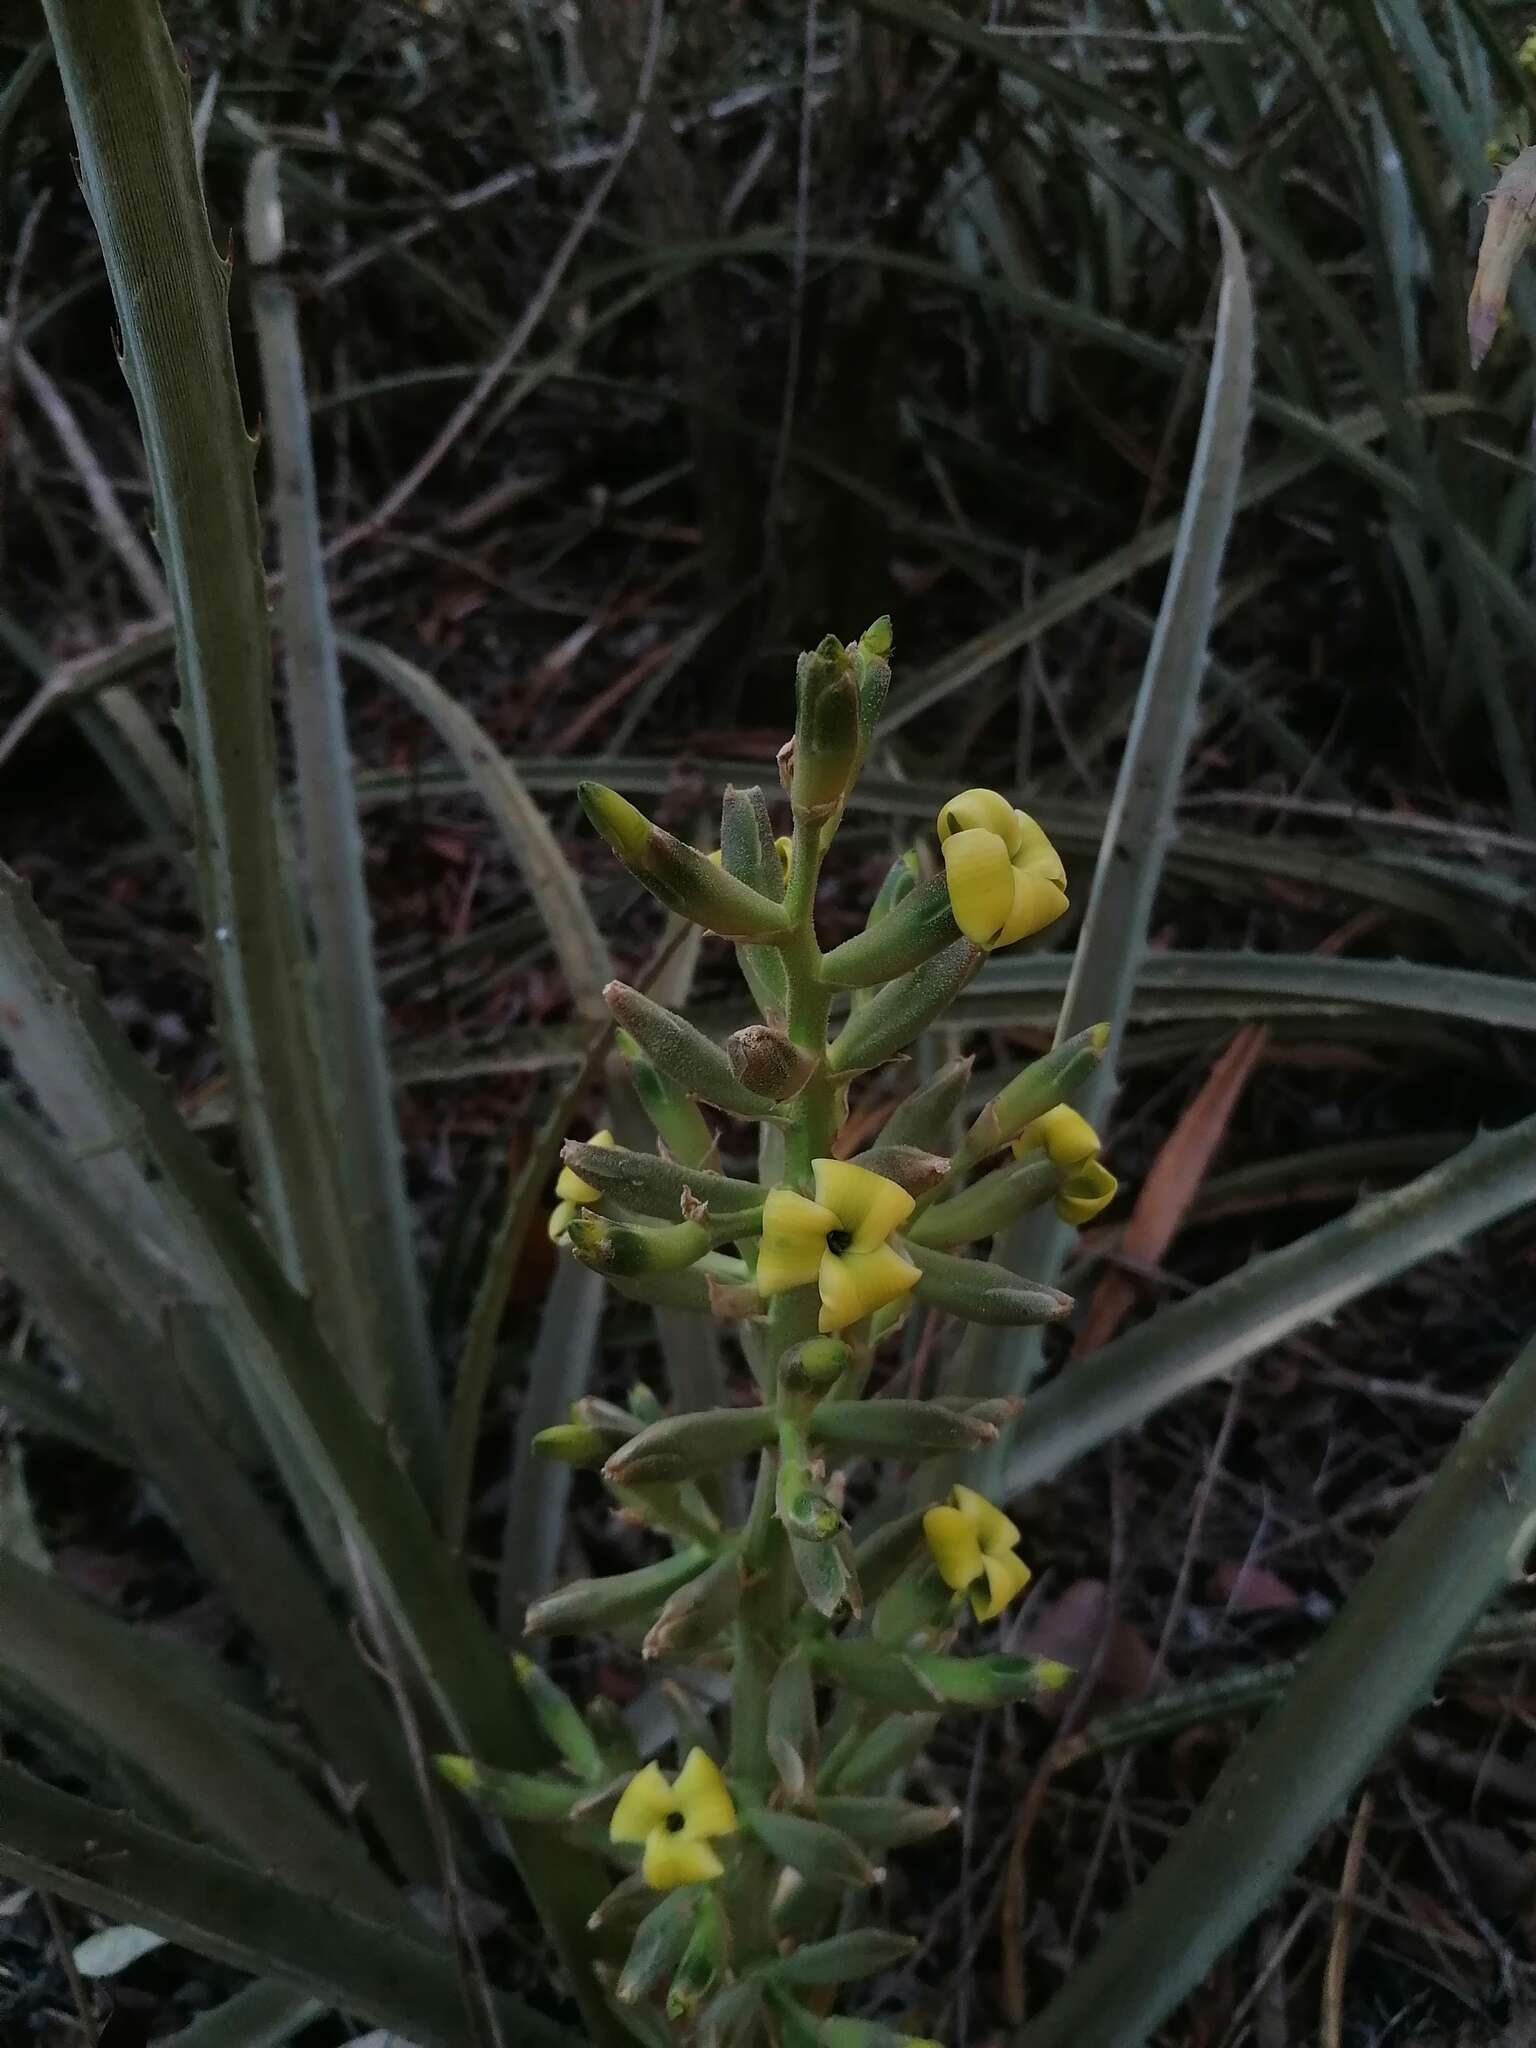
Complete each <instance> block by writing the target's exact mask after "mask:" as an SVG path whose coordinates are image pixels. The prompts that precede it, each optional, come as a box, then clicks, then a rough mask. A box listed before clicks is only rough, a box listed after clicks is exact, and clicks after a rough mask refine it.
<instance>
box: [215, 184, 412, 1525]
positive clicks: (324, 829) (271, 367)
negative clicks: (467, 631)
mask: <svg viewBox="0 0 1536 2048" xmlns="http://www.w3.org/2000/svg"><path fill="white" fill-rule="evenodd" d="M246 204H247V222H246V241H247V245H248V247H249V249H250V252H251V256H252V260H253V262H255V263H256V264H257V266H258V268H257V273H256V277H255V281H254V284H253V286H252V292H251V302H252V308H253V311H254V313H255V316H256V340H257V345H258V348H259V350H260V354H261V371H262V383H263V388H264V390H265V394H266V429H267V440H268V445H269V447H270V449H271V460H272V489H273V498H274V501H275V506H276V512H277V530H278V536H279V540H280V542H281V547H282V563H283V585H282V600H281V602H282V620H283V643H284V653H285V656H286V667H287V675H288V715H289V720H290V723H291V725H292V728H293V741H294V758H295V761H296V764H297V769H298V790H299V811H300V819H301V823H302V826H303V849H304V880H305V890H304V900H305V905H306V907H307V909H308V912H309V916H310V921H311V923H312V924H313V927H314V933H315V955H316V967H317V970H318V972H317V980H318V998H319V1007H320V1018H321V1023H322V1025H323V1027H324V1032H325V1041H326V1051H327V1053H328V1055H329V1059H328V1069H329V1073H330V1081H331V1088H332V1090H333V1091H334V1100H335V1104H336V1128H337V1133H338V1136H339V1139H340V1148H341V1169H342V1181H343V1186H344V1188H345V1191H346V1198H347V1204H348V1210H349V1221H350V1224H351V1228H352V1231H353V1233H354V1234H355V1236H356V1239H357V1241H358V1243H359V1245H360V1246H361V1252H362V1259H363V1262H364V1264H365V1267H366V1274H367V1285H368V1287H369V1290H370V1292H371V1294H372V1296H373V1299H374V1301H375V1303H376V1305H377V1310H378V1316H377V1327H378V1329H379V1332H380V1335H381V1339H382V1342H383V1343H384V1344H385V1345H386V1346H387V1347H388V1350H389V1352H390V1356H391V1361H392V1371H391V1379H392V1383H393V1387H394V1395H395V1401H394V1420H395V1426H396V1428H397V1430H398V1431H399V1433H400V1435H401V1437H402V1439H403V1441H404V1443H405V1446H406V1450H407V1453H408V1455H409V1458H410V1463H411V1469H412V1471H413V1472H414V1473H415V1474H416V1477H417V1480H418V1482H419V1483H420V1485H421V1487H422V1490H423V1492H424V1493H425V1495H426V1497H427V1499H428V1501H429V1503H430V1502H435V1500H436V1498H437V1496H438V1494H439V1492H440V1490H441V1487H442V1476H443V1474H442V1466H443V1414H442V1404H441V1401H440V1399H439V1396H438V1387H437V1362H436V1360H435V1358H434V1356H433V1352H432V1344H431V1339H430V1337H429V1335H428V1332H427V1315H426V1304H425V1302H424V1300H423V1297H422V1290H421V1283H420V1278H419V1274H418V1270H417V1259H416V1247H415V1242H414V1237H413V1233H412V1229H411V1214H410V1209H409V1206H408V1205H407V1202H406V1198H405V1174H404V1169H403V1166H402V1163H401V1158H400V1134H399V1131H398V1129H397V1128H396V1124H395V1105H394V1096H393V1093H392V1090H391V1087H390V1077H389V1057H388V1053H387V1051H386V1048H385V1042H384V1014H383V1009H382V1006H381V1004H380V1001H379V987H378V977H377V973H376V971H375V967H374V959H373V923H372V918H371V915H370V913H369V909H368V893H367V888H366V885H365V883H364V878H363V877H364V870H363V842H362V835H361V833H360V831H359V829H358V821H357V801H356V798H355V797H354V795H353V791H352V755H351V749H350V747H349V745H348V741H347V727H346V716H345V710H344V706H343V700H342V691H341V667H340V663H339V662H338V660H337V656H336V636H335V632H334V630H333V628H332V624H331V610H330V601H329V596H328V593H327V591H326V582H325V563H324V553H323V549H322V545H321V537H320V510H319V505H318V503H317V501H316V489H315V464H314V451H313V449H312V448H311V446H310V435H309V404H308V397H307V393H306V391H305V385H304V360H303V355H302V351H301V347H300V342H299V316H298V307H297V303H296V301H295V298H294V294H293V291H292V289H291V287H290V286H289V285H288V284H287V283H286V282H285V281H284V279H283V277H282V274H281V271H280V270H279V269H278V268H277V267H276V266H277V265H278V264H279V263H280V261H281V258H282V253H283V228H282V196H281V192H280V189H279V184H278V158H277V155H276V153H275V152H274V151H271V150H264V151H263V152H262V153H261V154H260V155H259V156H258V157H257V158H256V161H255V163H254V164H253V165H252V168H251V173H250V178H249V181H248V187H247V202H246Z"/></svg>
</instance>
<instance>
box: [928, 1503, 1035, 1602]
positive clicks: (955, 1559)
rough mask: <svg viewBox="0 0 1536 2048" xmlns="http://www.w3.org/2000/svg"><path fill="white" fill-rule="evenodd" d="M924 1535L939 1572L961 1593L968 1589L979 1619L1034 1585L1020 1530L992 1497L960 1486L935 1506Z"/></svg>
mask: <svg viewBox="0 0 1536 2048" xmlns="http://www.w3.org/2000/svg"><path fill="white" fill-rule="evenodd" d="M923 1534H924V1535H925V1536H926V1537H927V1538H928V1548H929V1550H930V1551H931V1552H932V1554H933V1561H934V1563H935V1564H936V1565H937V1566H938V1568H939V1577H940V1578H941V1579H942V1580H943V1581H944V1583H945V1585H946V1586H948V1587H950V1588H951V1589H952V1590H953V1591H954V1592H956V1593H964V1592H966V1591H967V1590H969V1591H970V1595H971V1608H972V1611H973V1612H974V1613H975V1616H976V1619H977V1620H978V1621H991V1620H992V1619H993V1618H994V1616H996V1615H999V1614H1001V1613H1002V1611H1003V1609H1004V1608H1005V1607H1006V1606H1007V1605H1008V1602H1009V1601H1010V1600H1014V1599H1017V1597H1018V1595H1019V1594H1020V1593H1022V1592H1023V1590H1024V1588H1025V1587H1026V1586H1027V1585H1028V1584H1029V1578H1030V1572H1029V1566H1028V1565H1027V1564H1025V1562H1024V1560H1023V1559H1022V1558H1021V1557H1020V1556H1019V1554H1018V1543H1019V1532H1018V1530H1017V1529H1016V1528H1015V1527H1014V1525H1013V1523H1012V1522H1010V1521H1009V1519H1008V1517H1007V1516H1006V1515H1005V1514H1004V1513H1003V1511H1002V1509H1001V1508H995V1507H993V1505H992V1503H991V1501H989V1500H988V1499H986V1497H985V1496H984V1495H982V1494H979V1493H973V1492H972V1490H971V1488H970V1487H968V1486H957V1487H956V1488H955V1489H954V1491H953V1493H951V1495H950V1497H949V1502H948V1504H947V1505H946V1506H943V1507H936V1508H929V1510H928V1512H927V1513H926V1514H925V1515H924V1516H923Z"/></svg>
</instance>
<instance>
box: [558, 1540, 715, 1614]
mask: <svg viewBox="0 0 1536 2048" xmlns="http://www.w3.org/2000/svg"><path fill="white" fill-rule="evenodd" d="M710 1562H711V1558H710V1555H709V1552H708V1551H707V1550H705V1549H704V1547H703V1545H702V1544H697V1543H695V1544H692V1545H690V1547H689V1548H688V1549H687V1550H680V1551H679V1552H678V1553H677V1555H676V1556H675V1557H664V1558H662V1559H661V1561H660V1562H659V1563H657V1564H648V1565H642V1566H641V1568H640V1569H639V1571H634V1572H615V1573H614V1574H613V1575H612V1576H611V1577H609V1578H606V1579H577V1580H576V1581H575V1582H574V1583H573V1584H571V1585H569V1586H561V1587H560V1588H559V1589H558V1590H557V1591H556V1592H553V1593H548V1594H546V1595H545V1597H544V1598H543V1599H542V1600H536V1601H535V1602H534V1604H533V1605H532V1606H531V1607H530V1608H529V1610H528V1612H527V1615H526V1616H525V1617H524V1620H523V1632H524V1634H525V1635H530V1636H550V1635H557V1634H560V1633H562V1632H571V1631H575V1630H577V1629H585V1628H612V1627H616V1626H619V1625H621V1624H623V1623H626V1622H635V1621H644V1622H651V1621H654V1620H655V1618H656V1616H657V1615H658V1614H659V1613H660V1612H661V1609H662V1606H663V1605H664V1603H665V1602H666V1601H667V1600H669V1599H670V1598H671V1597H672V1595H673V1594H674V1593H675V1592H676V1591H677V1590H678V1588H679V1587H680V1586H686V1585H687V1583H688V1581H689V1580H690V1579H692V1578H696V1577H697V1576H698V1574H699V1573H700V1572H701V1571H703V1570H704V1569H705V1567H706V1566H707V1565H708V1564H709V1563H710Z"/></svg>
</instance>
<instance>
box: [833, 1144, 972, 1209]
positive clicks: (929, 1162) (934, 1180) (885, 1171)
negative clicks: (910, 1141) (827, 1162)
mask: <svg viewBox="0 0 1536 2048" xmlns="http://www.w3.org/2000/svg"><path fill="white" fill-rule="evenodd" d="M853 1163H854V1165H855V1166H863V1167H867V1168H868V1170H869V1171H870V1172H871V1173H878V1174H879V1175H880V1176H881V1178H882V1179H883V1180H893V1181H895V1183H896V1185H897V1187H899V1188H905V1189H906V1191H907V1193H908V1194H909V1195H917V1196H919V1197H920V1196H923V1195H926V1194H929V1193H931V1192H932V1190H933V1189H934V1188H936V1187H937V1186H938V1185H939V1182H940V1181H941V1180H943V1178H944V1176H945V1175H946V1174H947V1173H948V1172H949V1161H948V1160H947V1159H945V1158H944V1157H943V1156H942V1154H940V1153H938V1152H924V1151H923V1150H922V1149H921V1147H920V1146H917V1145H872V1146H871V1147H870V1149H869V1150H868V1151H867V1152H861V1153H859V1155H858V1156H857V1158H856V1159H855V1160H854V1162H853Z"/></svg>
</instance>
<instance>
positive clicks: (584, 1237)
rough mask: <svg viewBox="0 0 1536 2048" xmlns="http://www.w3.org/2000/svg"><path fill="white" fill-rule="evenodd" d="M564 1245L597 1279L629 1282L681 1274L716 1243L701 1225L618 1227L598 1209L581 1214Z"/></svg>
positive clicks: (622, 1224) (573, 1222) (574, 1221)
mask: <svg viewBox="0 0 1536 2048" xmlns="http://www.w3.org/2000/svg"><path fill="white" fill-rule="evenodd" d="M566 1242H567V1243H568V1244H569V1245H570V1248H571V1250H572V1251H573V1252H574V1253H575V1254H576V1256H577V1258H578V1259H580V1261H581V1263H582V1264H583V1265H584V1266H590V1267H591V1268H592V1270H593V1272H594V1273H612V1274H614V1275H615V1276H616V1277H618V1278H620V1279H626V1280H628V1279H634V1278H636V1277H637V1276H640V1275H644V1274H647V1273H678V1272H681V1271H682V1269H683V1268H684V1267H685V1266H692V1265H696V1264H697V1263H698V1261H699V1260H700V1259H702V1258H703V1256H704V1254H705V1253H706V1252H707V1251H710V1250H712V1249H713V1246H714V1242H715V1240H714V1237H713V1235H712V1233H711V1232H710V1230H709V1229H708V1228H707V1227H706V1226H705V1225H704V1224H702V1223H672V1224H664V1223H656V1224H647V1223H619V1222H616V1221H615V1220H614V1219H613V1218H612V1217H611V1216H602V1215H599V1214H598V1212H597V1211H596V1210H595V1209H579V1210H578V1211H577V1212H576V1214H575V1215H574V1216H573V1217H572V1218H571V1222H570V1226H569V1228H568V1229H567V1231H566Z"/></svg>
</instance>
